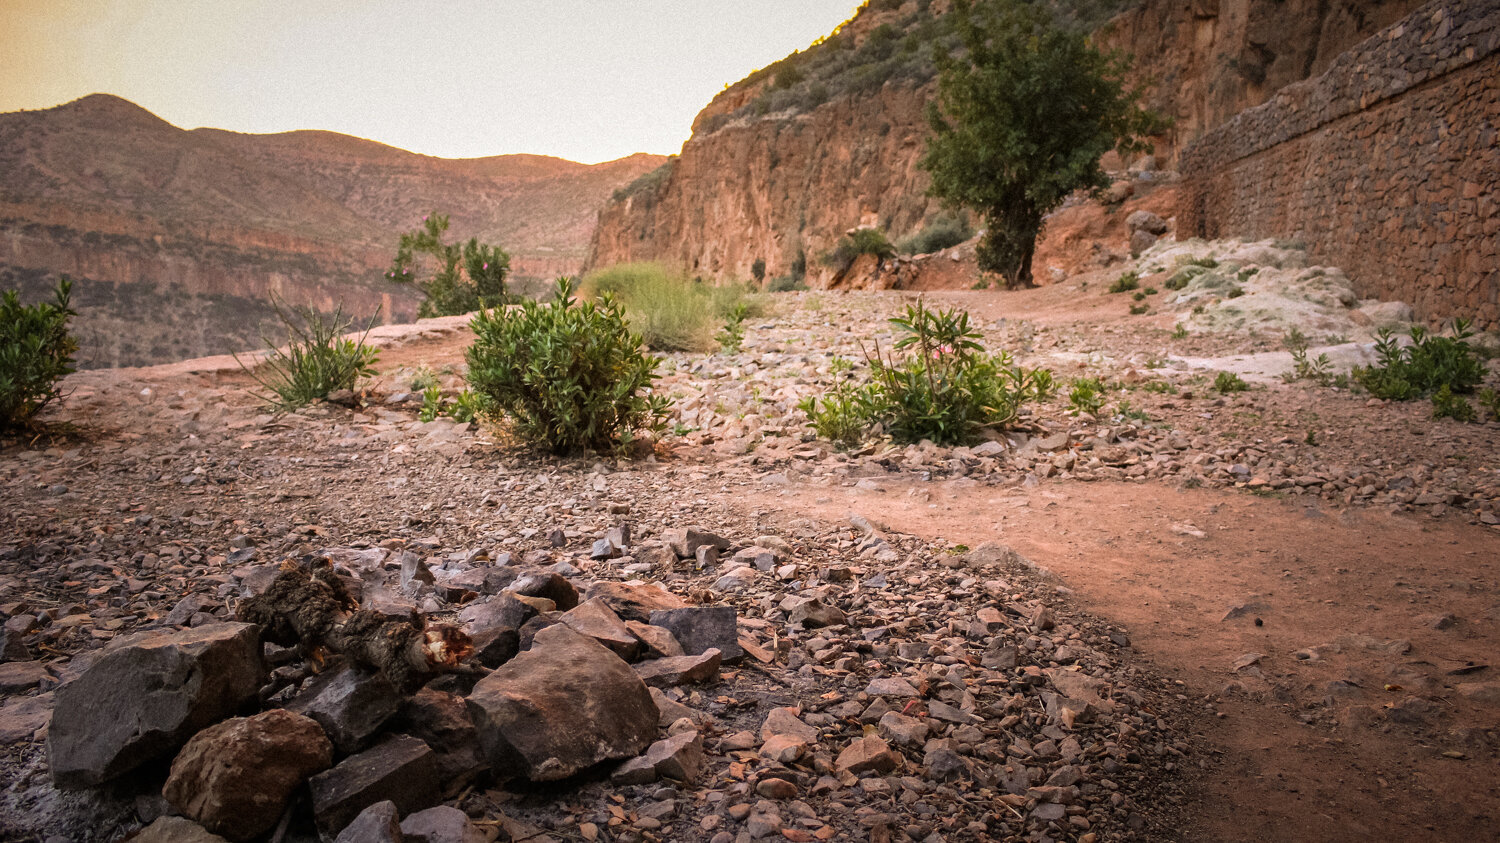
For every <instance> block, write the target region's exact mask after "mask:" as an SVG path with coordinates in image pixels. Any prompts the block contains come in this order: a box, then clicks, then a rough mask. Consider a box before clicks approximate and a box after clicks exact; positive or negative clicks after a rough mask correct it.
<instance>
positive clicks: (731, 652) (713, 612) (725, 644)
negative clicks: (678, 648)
mask: <svg viewBox="0 0 1500 843" xmlns="http://www.w3.org/2000/svg"><path fill="white" fill-rule="evenodd" d="M651 625H652V626H659V627H661V628H663V629H665V630H667V631H668V632H670V633H672V637H674V638H676V639H677V643H679V644H681V645H682V651H683V652H684V653H687V654H688V655H690V656H693V655H698V654H699V653H702V652H704V651H706V650H710V649H712V650H718V651H719V654H720V657H721V658H722V659H723V660H724V661H725V662H728V663H734V662H736V661H738V660H740V659H742V658H744V656H745V651H744V650H743V649H742V648H741V647H740V631H739V620H738V616H737V615H736V613H735V610H734V607H733V606H688V607H686V608H682V609H662V610H658V611H655V612H652V613H651Z"/></svg>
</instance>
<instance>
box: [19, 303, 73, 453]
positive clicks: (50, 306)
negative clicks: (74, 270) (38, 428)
mask: <svg viewBox="0 0 1500 843" xmlns="http://www.w3.org/2000/svg"><path fill="white" fill-rule="evenodd" d="M72 291H73V282H72V281H70V280H68V279H67V278H62V279H60V280H59V281H58V282H57V290H56V293H55V298H54V300H53V301H51V302H40V303H38V304H35V305H32V306H30V307H26V306H23V305H22V304H21V297H20V294H19V293H17V292H16V291H14V290H8V291H6V293H5V295H4V297H3V298H0V428H4V429H15V428H24V427H30V426H31V424H32V423H33V420H34V419H35V418H36V415H37V413H40V412H41V411H42V408H43V407H46V406H47V405H48V404H50V403H51V402H52V401H53V400H55V399H56V398H57V397H58V395H59V392H58V389H57V382H58V381H59V380H62V378H63V376H65V375H69V374H72V372H73V371H74V369H73V353H74V352H75V351H77V350H78V342H77V341H76V340H74V339H73V336H72V335H71V334H69V333H68V319H69V318H70V317H72V316H74V315H75V314H74V312H73V309H72V307H71V306H70V304H69V300H70V298H71V296H72Z"/></svg>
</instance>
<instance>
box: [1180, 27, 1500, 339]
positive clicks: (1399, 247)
mask: <svg viewBox="0 0 1500 843" xmlns="http://www.w3.org/2000/svg"><path fill="white" fill-rule="evenodd" d="M1181 169H1182V173H1183V177H1184V184H1183V191H1182V200H1181V204H1180V206H1179V208H1178V221H1177V230H1178V232H1179V236H1188V235H1195V236H1201V237H1210V238H1213V237H1240V238H1247V239H1260V238H1268V237H1279V238H1290V239H1298V240H1302V241H1304V242H1305V243H1306V244H1307V246H1308V248H1309V250H1310V252H1311V253H1312V255H1313V256H1314V258H1315V259H1317V260H1319V261H1322V262H1325V263H1329V264H1334V265H1337V266H1340V267H1342V268H1344V269H1345V271H1347V272H1348V273H1349V276H1350V277H1351V278H1353V279H1354V280H1355V282H1356V284H1357V285H1358V287H1359V290H1360V293H1361V294H1362V295H1364V296H1367V297H1375V298H1381V299H1400V300H1403V301H1406V302H1409V303H1410V304H1411V305H1412V306H1413V307H1414V308H1415V309H1416V311H1417V313H1418V315H1419V316H1420V317H1422V318H1428V319H1442V318H1446V317H1449V316H1464V317H1470V318H1473V319H1475V320H1476V323H1477V324H1478V325H1480V326H1483V327H1488V328H1489V329H1492V330H1494V329H1500V208H1497V203H1500V0H1468V2H1465V0H1435V2H1432V3H1429V4H1427V5H1425V6H1423V7H1422V8H1420V9H1418V10H1417V11H1416V12H1414V13H1412V15H1410V16H1409V17H1407V18H1406V19H1404V20H1403V21H1401V22H1399V23H1397V24H1395V25H1394V26H1391V27H1389V28H1387V29H1386V30H1384V31H1382V32H1381V33H1379V34H1378V35H1376V36H1374V37H1373V38H1371V39H1369V40H1368V41H1365V42H1364V43H1362V44H1360V45H1359V46H1357V47H1355V48H1354V49H1352V50H1350V51H1349V52H1348V53H1345V54H1344V55H1343V56H1341V57H1340V58H1339V59H1338V60H1337V61H1335V62H1334V64H1333V66H1332V67H1330V68H1329V69H1328V71H1327V72H1326V73H1324V74H1323V75H1322V76H1319V77H1317V78H1315V79H1309V80H1307V81H1305V82H1300V83H1297V84H1295V85H1290V86H1288V87H1286V88H1285V89H1283V90H1282V91H1280V92H1279V93H1278V94H1277V95H1276V96H1275V97H1274V98H1273V99H1272V100H1270V101H1269V102H1267V103H1265V104H1264V105H1261V106H1257V107H1256V108H1252V109H1248V110H1246V111H1244V112H1241V113H1240V114H1239V115H1237V116H1236V117H1235V118H1234V119H1232V120H1230V121H1229V122H1227V123H1225V124H1224V125H1222V126H1220V127H1218V128H1217V129H1214V130H1213V131H1211V132H1209V133H1207V134H1206V135H1204V136H1203V137H1202V138H1200V139H1199V140H1198V141H1197V142H1195V143H1194V144H1193V145H1192V146H1190V147H1188V149H1186V150H1185V151H1184V152H1183V155H1182V161H1181Z"/></svg>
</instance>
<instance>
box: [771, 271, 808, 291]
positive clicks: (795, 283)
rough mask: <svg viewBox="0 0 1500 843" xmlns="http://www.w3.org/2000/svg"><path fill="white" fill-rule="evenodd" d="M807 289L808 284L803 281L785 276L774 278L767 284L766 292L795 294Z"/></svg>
mask: <svg viewBox="0 0 1500 843" xmlns="http://www.w3.org/2000/svg"><path fill="white" fill-rule="evenodd" d="M806 289H807V284H806V283H804V282H803V281H802V279H800V278H793V277H792V276H790V275H783V276H781V277H780V278H772V279H771V280H770V281H767V282H766V292H768V293H795V292H797V291H799V290H806Z"/></svg>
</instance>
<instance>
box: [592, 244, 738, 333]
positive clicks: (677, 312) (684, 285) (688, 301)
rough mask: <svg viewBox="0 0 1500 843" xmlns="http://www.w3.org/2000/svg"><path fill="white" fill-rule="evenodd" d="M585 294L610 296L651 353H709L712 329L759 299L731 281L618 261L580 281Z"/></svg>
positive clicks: (659, 266) (663, 267)
mask: <svg viewBox="0 0 1500 843" xmlns="http://www.w3.org/2000/svg"><path fill="white" fill-rule="evenodd" d="M583 293H584V295H585V296H587V297H590V298H594V297H598V296H602V295H604V294H606V293H608V294H610V295H612V296H614V298H615V299H616V301H618V302H619V303H620V305H621V307H622V308H623V309H624V312H625V315H626V317H627V318H628V319H629V320H630V327H631V328H632V329H634V330H636V331H638V332H639V333H640V334H641V336H642V337H643V338H644V340H645V342H646V345H647V346H649V347H650V348H651V349H653V350H655V351H708V350H710V349H712V348H713V347H714V329H715V326H716V325H719V324H721V323H722V321H723V320H724V319H725V318H726V317H728V315H729V313H730V312H731V311H732V310H733V309H734V307H735V305H737V304H741V303H743V304H744V305H745V307H746V315H747V316H754V315H756V313H757V312H758V307H759V305H758V303H757V302H756V300H755V299H753V298H748V297H746V295H745V290H744V289H743V288H742V287H740V286H739V285H736V284H729V285H725V286H721V287H714V286H709V285H706V284H702V283H699V282H696V281H691V280H689V279H688V278H686V277H685V276H683V275H680V274H677V273H674V272H672V271H670V270H669V269H667V268H666V267H665V266H663V265H661V264H657V263H628V264H618V265H616V266H612V267H610V268H608V269H603V270H600V271H598V272H595V273H592V274H591V275H589V277H588V278H586V279H585V280H584V283H583Z"/></svg>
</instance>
